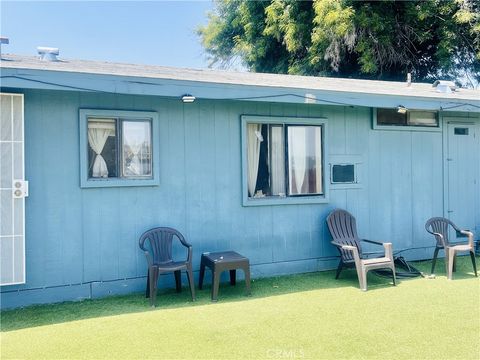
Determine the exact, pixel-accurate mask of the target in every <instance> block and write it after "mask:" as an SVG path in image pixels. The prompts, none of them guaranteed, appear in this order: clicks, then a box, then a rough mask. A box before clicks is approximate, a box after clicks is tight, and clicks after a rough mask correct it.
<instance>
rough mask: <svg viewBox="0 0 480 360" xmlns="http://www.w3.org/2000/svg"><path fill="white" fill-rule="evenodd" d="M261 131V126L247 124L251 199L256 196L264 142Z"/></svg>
mask: <svg viewBox="0 0 480 360" xmlns="http://www.w3.org/2000/svg"><path fill="white" fill-rule="evenodd" d="M261 130H262V125H261V124H247V167H248V169H247V171H248V192H249V194H250V196H251V197H253V196H254V195H255V186H256V185H257V177H258V163H259V160H260V143H261V142H262V141H263V138H262V133H261Z"/></svg>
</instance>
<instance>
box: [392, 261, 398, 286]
mask: <svg viewBox="0 0 480 360" xmlns="http://www.w3.org/2000/svg"><path fill="white" fill-rule="evenodd" d="M391 270H392V278H393V286H397V274H396V273H395V265H393V267H392V269H391Z"/></svg>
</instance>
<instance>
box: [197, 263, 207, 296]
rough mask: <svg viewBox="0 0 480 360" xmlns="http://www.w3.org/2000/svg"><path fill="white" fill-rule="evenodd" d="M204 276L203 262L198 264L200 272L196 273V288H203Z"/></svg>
mask: <svg viewBox="0 0 480 360" xmlns="http://www.w3.org/2000/svg"><path fill="white" fill-rule="evenodd" d="M204 276H205V264H204V263H201V264H200V274H199V275H198V288H199V289H200V290H202V288H203V277H204Z"/></svg>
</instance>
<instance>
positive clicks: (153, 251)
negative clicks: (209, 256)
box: [139, 227, 195, 306]
mask: <svg viewBox="0 0 480 360" xmlns="http://www.w3.org/2000/svg"><path fill="white" fill-rule="evenodd" d="M174 237H176V238H177V239H178V240H179V241H180V243H181V244H182V245H183V246H185V247H186V248H187V259H186V260H183V261H173V258H172V242H173V238H174ZM147 240H148V243H149V247H147V246H146V244H145V242H146V241H147ZM139 245H140V249H142V250H143V251H144V252H145V256H146V258H147V263H148V275H147V290H146V297H150V304H151V305H152V306H155V299H156V296H157V282H158V277H159V276H160V274H162V273H171V272H173V273H174V274H175V285H176V289H177V292H180V291H181V289H182V282H181V281H182V280H181V279H182V274H181V271H182V270H185V271H186V272H187V277H188V282H189V284H190V294H191V295H192V301H195V284H194V282H193V272H192V245H190V244H189V243H187V241H186V240H185V238H184V237H183V235H182V234H181V233H180V232H179V231H177V230H175V229H172V228H168V227H157V228H154V229H150V230H148V231H146V232H144V233H143V234H142V236H141V237H140V240H139Z"/></svg>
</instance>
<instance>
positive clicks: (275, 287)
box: [0, 257, 473, 331]
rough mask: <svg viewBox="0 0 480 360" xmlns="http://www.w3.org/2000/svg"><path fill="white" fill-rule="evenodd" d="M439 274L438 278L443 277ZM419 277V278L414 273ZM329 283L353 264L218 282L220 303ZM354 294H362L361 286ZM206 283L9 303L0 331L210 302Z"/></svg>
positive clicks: (462, 264)
mask: <svg viewBox="0 0 480 360" xmlns="http://www.w3.org/2000/svg"><path fill="white" fill-rule="evenodd" d="M413 265H414V266H415V267H416V268H417V269H419V270H420V271H422V272H425V273H426V274H429V271H430V268H431V262H430V261H422V262H415V263H413ZM436 272H437V274H438V275H439V277H440V278H439V279H438V280H439V281H446V279H445V265H444V262H443V259H439V260H438V261H437V267H436ZM472 276H473V272H472V265H471V262H470V258H469V257H468V258H467V257H462V258H459V259H458V261H457V271H456V273H455V274H454V279H455V280H460V279H471V278H472ZM442 277H443V278H442ZM416 279H422V278H416ZM399 280H400V281H399V286H401V283H402V281H408V280H409V279H399ZM391 286H392V283H391V279H389V278H383V277H378V276H375V275H374V274H369V275H368V291H375V290H378V289H383V288H385V287H391ZM332 288H356V289H358V279H357V274H356V272H355V270H344V271H342V273H341V275H340V279H338V280H335V272H334V271H322V272H314V273H305V274H298V275H287V276H278V277H269V278H260V279H254V280H253V281H252V295H251V296H249V297H246V296H245V295H244V294H245V284H244V282H243V281H240V282H237V285H236V286H230V285H229V284H228V283H222V284H221V285H220V291H219V298H218V299H219V303H225V302H236V301H248V300H250V299H259V298H264V297H270V296H277V295H284V294H289V293H295V292H303V291H312V290H320V289H332ZM358 291H359V296H360V295H361V292H360V290H358ZM210 294H211V287H210V286H209V285H206V286H204V288H203V290H201V291H200V290H198V288H197V289H196V298H197V299H196V301H195V302H192V301H191V299H190V292H189V291H188V288H183V289H182V292H181V293H176V292H175V290H174V289H163V290H159V292H158V295H157V302H156V306H157V307H156V308H152V307H150V303H149V299H146V298H145V295H144V294H143V293H136V294H131V295H125V296H112V297H108V298H102V299H94V300H83V301H79V302H64V303H58V304H49V305H35V306H29V307H26V308H20V309H14V310H8V311H3V312H1V319H0V320H1V322H0V325H1V331H13V330H19V329H24V328H29V327H36V326H42V325H51V324H57V323H63V322H69V321H76V320H82V319H90V318H96V317H104V316H114V315H122V314H131V313H140V312H146V311H161V310H162V309H173V308H182V307H188V306H201V305H211V306H215V303H212V302H211V301H210Z"/></svg>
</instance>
